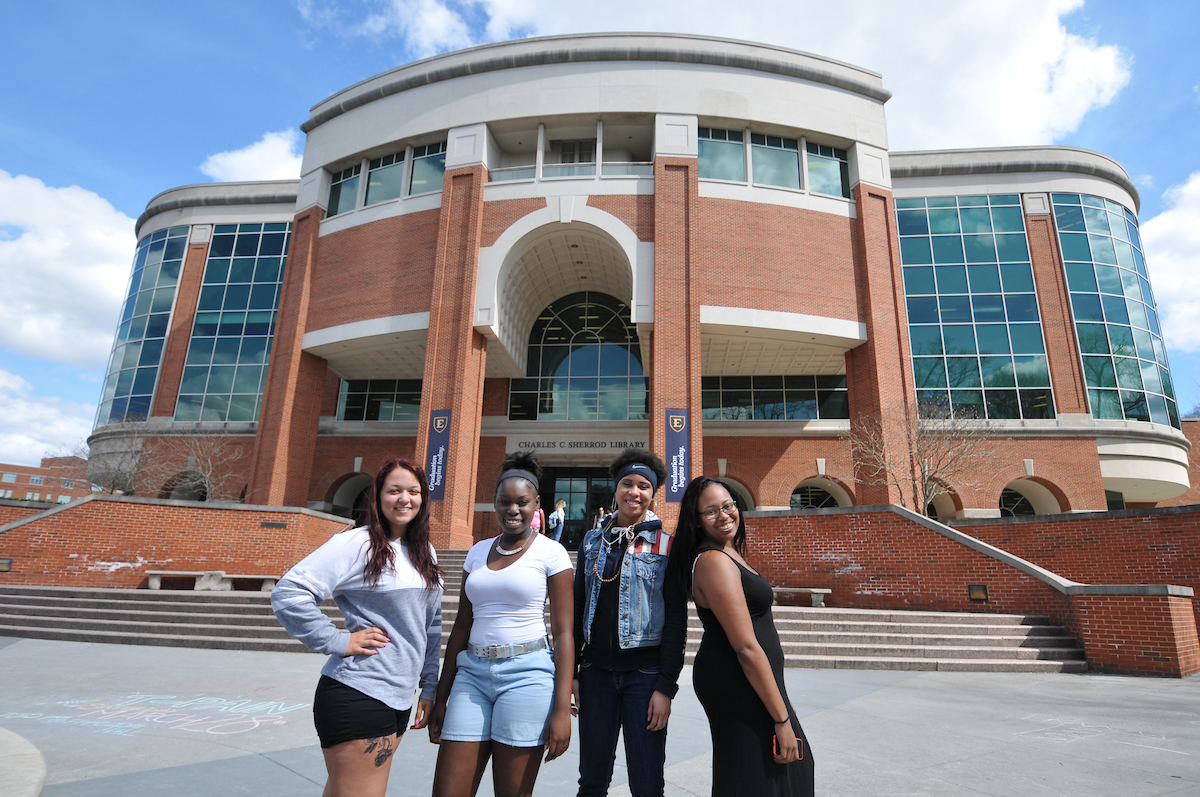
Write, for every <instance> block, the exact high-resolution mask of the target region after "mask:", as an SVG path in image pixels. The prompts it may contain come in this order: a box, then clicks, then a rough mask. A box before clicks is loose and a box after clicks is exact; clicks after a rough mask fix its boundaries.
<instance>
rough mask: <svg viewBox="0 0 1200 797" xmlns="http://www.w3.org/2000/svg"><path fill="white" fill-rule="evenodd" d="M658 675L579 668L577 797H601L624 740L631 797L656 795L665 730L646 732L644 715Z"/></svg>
mask: <svg viewBox="0 0 1200 797" xmlns="http://www.w3.org/2000/svg"><path fill="white" fill-rule="evenodd" d="M657 681H658V671H657V670H654V671H653V672H647V671H639V670H634V671H633V672H611V671H609V670H602V669H600V668H599V667H595V666H591V665H589V664H588V663H587V662H584V664H583V666H581V667H580V668H579V797H604V795H606V794H608V784H609V782H610V781H611V780H612V773H613V764H614V763H616V757H617V733H618V731H620V732H622V733H623V734H624V736H625V766H626V767H627V768H628V770H629V791H630V792H632V793H633V797H662V793H663V767H664V766H665V765H666V760H667V729H666V728H663V729H662V730H661V731H648V730H646V725H647V724H648V721H647V719H646V715H647V714H648V713H649V711H650V696H651V695H653V694H654V684H655V683H657Z"/></svg>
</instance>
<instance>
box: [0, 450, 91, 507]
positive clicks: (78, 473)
mask: <svg viewBox="0 0 1200 797" xmlns="http://www.w3.org/2000/svg"><path fill="white" fill-rule="evenodd" d="M91 493H92V483H91V482H90V481H88V478H87V460H85V459H81V458H79V457H43V458H42V462H41V465H40V466H38V467H34V466H32V465H5V464H2V463H0V498H15V499H17V500H22V501H45V502H47V503H59V504H66V503H69V502H70V501H72V500H74V499H76V498H83V497H84V496H85V495H90V494H91Z"/></svg>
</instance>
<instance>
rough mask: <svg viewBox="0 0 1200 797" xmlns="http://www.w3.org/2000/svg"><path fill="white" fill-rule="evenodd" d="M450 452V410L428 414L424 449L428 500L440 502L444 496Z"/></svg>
mask: <svg viewBox="0 0 1200 797" xmlns="http://www.w3.org/2000/svg"><path fill="white" fill-rule="evenodd" d="M449 450H450V410H434V411H433V412H431V413H429V446H428V447H427V448H426V449H425V451H426V454H425V457H426V463H425V475H426V477H427V478H428V479H429V500H430V501H441V500H443V499H444V498H445V495H446V455H447V453H448V452H449Z"/></svg>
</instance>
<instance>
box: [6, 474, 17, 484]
mask: <svg viewBox="0 0 1200 797" xmlns="http://www.w3.org/2000/svg"><path fill="white" fill-rule="evenodd" d="M16 480H17V474H15V473H6V474H4V481H6V482H15V481H16Z"/></svg>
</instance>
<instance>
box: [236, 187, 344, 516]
mask: <svg viewBox="0 0 1200 797" xmlns="http://www.w3.org/2000/svg"><path fill="white" fill-rule="evenodd" d="M324 216H325V211H324V209H322V208H320V207H313V208H310V209H309V210H306V211H304V212H303V213H300V214H299V215H297V216H296V219H295V222H294V223H293V225H292V242H291V248H290V250H289V253H288V259H287V267H286V271H285V273H284V275H283V286H282V289H281V293H280V297H279V314H278V316H277V317H276V321H275V335H274V339H273V341H272V343H271V358H270V363H269V367H268V368H267V381H266V384H265V386H264V388H263V402H262V408H261V409H260V410H259V413H258V439H257V441H256V445H255V448H254V463H253V468H252V470H251V477H250V489H249V490H247V494H246V503H251V504H267V505H269V506H300V507H303V506H306V505H307V503H308V499H309V483H310V481H311V479H312V469H313V456H314V453H315V451H316V447H317V426H318V423H319V421H320V415H321V395H322V388H323V387H324V384H325V376H326V372H327V371H326V363H325V360H324V359H323V358H321V357H316V356H314V355H312V354H305V353H304V352H303V351H302V350H301V346H302V345H303V342H304V330H305V328H306V327H307V324H308V302H309V292H310V290H311V284H312V272H313V269H314V267H315V265H316V262H317V254H318V250H319V240H318V237H317V236H318V233H319V232H320V224H321V219H322V218H324Z"/></svg>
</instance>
